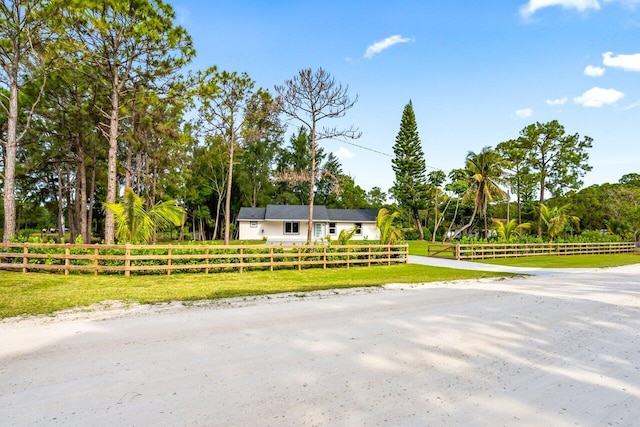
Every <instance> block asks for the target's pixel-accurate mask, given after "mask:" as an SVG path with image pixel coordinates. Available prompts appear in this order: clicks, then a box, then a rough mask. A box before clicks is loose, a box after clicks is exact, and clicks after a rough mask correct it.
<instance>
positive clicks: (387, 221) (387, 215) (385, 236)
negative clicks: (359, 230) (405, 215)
mask: <svg viewBox="0 0 640 427" xmlns="http://www.w3.org/2000/svg"><path fill="white" fill-rule="evenodd" d="M399 216H400V212H398V211H396V212H393V213H391V212H389V210H388V209H387V208H382V209H380V210H379V211H378V216H377V217H376V227H378V231H379V232H380V243H382V244H383V245H393V244H394V243H396V242H397V241H398V240H399V239H401V238H402V229H401V228H400V227H399V226H398V225H397V224H395V221H396V219H397V218H398V217H399Z"/></svg>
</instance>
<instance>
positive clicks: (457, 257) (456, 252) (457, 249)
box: [454, 243, 460, 261]
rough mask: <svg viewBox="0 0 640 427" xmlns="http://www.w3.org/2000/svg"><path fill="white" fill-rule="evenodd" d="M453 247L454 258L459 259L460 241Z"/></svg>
mask: <svg viewBox="0 0 640 427" xmlns="http://www.w3.org/2000/svg"><path fill="white" fill-rule="evenodd" d="M454 248H455V256H456V259H457V260H458V261H460V243H456V244H455V246H454Z"/></svg>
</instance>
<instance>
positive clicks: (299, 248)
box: [298, 246, 302, 271]
mask: <svg viewBox="0 0 640 427" xmlns="http://www.w3.org/2000/svg"><path fill="white" fill-rule="evenodd" d="M301 250H302V248H301V247H300V246H298V271H300V270H302V256H301V255H300V251H301Z"/></svg>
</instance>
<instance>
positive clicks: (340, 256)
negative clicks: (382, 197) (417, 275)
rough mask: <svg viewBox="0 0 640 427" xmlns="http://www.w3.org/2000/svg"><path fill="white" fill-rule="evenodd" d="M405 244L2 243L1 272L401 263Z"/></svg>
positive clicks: (406, 252)
mask: <svg viewBox="0 0 640 427" xmlns="http://www.w3.org/2000/svg"><path fill="white" fill-rule="evenodd" d="M408 255H409V247H408V245H406V244H405V245H331V246H325V245H322V246H321V245H293V246H265V245H250V246H249V245H243V246H235V245H229V246H222V245H71V244H37V243H9V244H3V245H2V252H0V269H11V270H18V271H22V272H23V273H27V272H29V271H54V272H64V274H65V275H68V274H69V273H70V272H85V273H86V272H89V273H93V274H95V275H98V274H99V273H119V274H122V273H124V275H125V276H129V275H130V274H131V273H147V274H151V273H154V272H155V273H159V272H165V273H166V274H169V275H170V274H171V273H172V272H174V271H189V270H191V271H192V272H204V273H206V274H208V273H214V272H220V271H239V272H243V271H245V270H271V271H273V270H274V269H282V268H294V269H295V268H297V269H298V270H301V269H302V268H307V267H315V268H320V267H322V268H329V267H346V268H349V267H351V266H355V265H367V266H371V265H375V264H386V265H391V264H397V263H406V262H407V259H408Z"/></svg>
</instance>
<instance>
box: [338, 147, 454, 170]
mask: <svg viewBox="0 0 640 427" xmlns="http://www.w3.org/2000/svg"><path fill="white" fill-rule="evenodd" d="M340 142H344V143H345V144H349V145H353V146H354V147H358V148H362V149H363V150H367V151H371V152H373V153H376V154H380V155H383V156H386V157H391V158H393V156H392V155H391V154H389V153H385V152H383V151H378V150H374V149H373V148H369V147H365V146H364V145H360V144H356V143H355V142H350V141H345V140H340ZM425 167H427V168H428V169H432V170H434V171H442V172H444V170H443V169H441V168H437V167H435V166H430V165H427V164H425Z"/></svg>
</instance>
